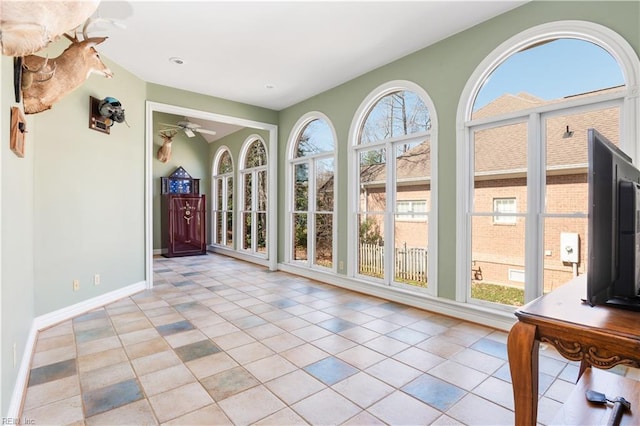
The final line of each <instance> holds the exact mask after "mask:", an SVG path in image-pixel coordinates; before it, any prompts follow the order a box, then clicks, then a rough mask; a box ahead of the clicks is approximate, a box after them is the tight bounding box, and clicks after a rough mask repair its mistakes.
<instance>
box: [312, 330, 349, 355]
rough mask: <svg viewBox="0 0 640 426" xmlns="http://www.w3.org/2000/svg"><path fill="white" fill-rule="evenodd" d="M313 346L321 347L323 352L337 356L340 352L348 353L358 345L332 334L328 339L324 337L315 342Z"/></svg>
mask: <svg viewBox="0 0 640 426" xmlns="http://www.w3.org/2000/svg"><path fill="white" fill-rule="evenodd" d="M313 345H314V346H317V347H319V348H320V349H322V350H323V351H325V352H327V353H330V354H332V355H335V354H337V353H339V352H343V351H346V350H347V349H350V348H352V347H354V346H355V345H357V343H356V342H354V341H353V340H349V339H347V338H346V337H342V336H340V335H337V334H330V335H329V336H327V337H323V338H321V339H318V340H314V341H313Z"/></svg>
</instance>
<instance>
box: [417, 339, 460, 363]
mask: <svg viewBox="0 0 640 426" xmlns="http://www.w3.org/2000/svg"><path fill="white" fill-rule="evenodd" d="M416 347H417V348H420V349H423V350H425V351H427V352H430V353H432V354H434V355H438V356H440V357H442V358H451V357H453V356H455V354H457V353H458V352H462V351H463V350H464V349H465V347H464V346H462V345H459V344H457V343H452V342H451V341H450V340H449V339H447V338H446V337H445V336H443V335H438V336H434V337H431V338H429V339H427V340H424V341H422V342H420V343H418V344H416Z"/></svg>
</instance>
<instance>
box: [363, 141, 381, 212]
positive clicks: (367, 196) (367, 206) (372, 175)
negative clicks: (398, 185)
mask: <svg viewBox="0 0 640 426" xmlns="http://www.w3.org/2000/svg"><path fill="white" fill-rule="evenodd" d="M385 153H386V150H385V149H378V150H371V151H362V152H360V211H384V210H385V208H386V197H387V193H386V192H387V191H386V155H385Z"/></svg>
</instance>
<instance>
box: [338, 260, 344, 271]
mask: <svg viewBox="0 0 640 426" xmlns="http://www.w3.org/2000/svg"><path fill="white" fill-rule="evenodd" d="M338 269H340V270H341V271H342V270H343V269H344V262H343V261H342V260H341V261H340V262H338Z"/></svg>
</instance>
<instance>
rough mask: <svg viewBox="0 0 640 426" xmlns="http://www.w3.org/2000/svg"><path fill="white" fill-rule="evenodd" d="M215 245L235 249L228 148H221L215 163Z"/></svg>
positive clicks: (231, 170)
mask: <svg viewBox="0 0 640 426" xmlns="http://www.w3.org/2000/svg"><path fill="white" fill-rule="evenodd" d="M213 170H214V173H213V177H212V185H213V209H212V210H213V212H212V213H213V214H212V216H213V217H212V224H213V244H217V245H221V246H227V247H231V248H232V247H233V160H232V158H231V153H230V152H229V150H228V149H227V148H221V149H220V150H219V151H218V153H217V155H216V157H215V161H214V169H213Z"/></svg>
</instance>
